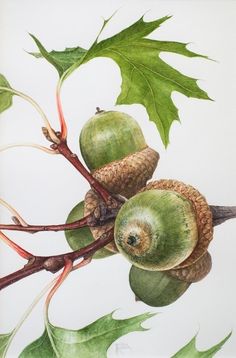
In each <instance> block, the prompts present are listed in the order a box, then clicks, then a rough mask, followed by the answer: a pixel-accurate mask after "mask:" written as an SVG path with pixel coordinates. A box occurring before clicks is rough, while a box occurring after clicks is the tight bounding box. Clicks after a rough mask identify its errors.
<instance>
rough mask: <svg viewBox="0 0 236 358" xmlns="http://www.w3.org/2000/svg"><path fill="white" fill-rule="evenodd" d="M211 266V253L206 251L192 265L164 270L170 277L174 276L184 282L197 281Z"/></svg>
mask: <svg viewBox="0 0 236 358" xmlns="http://www.w3.org/2000/svg"><path fill="white" fill-rule="evenodd" d="M211 267H212V260H211V255H210V254H209V252H208V251H207V252H206V253H205V254H204V255H203V256H202V257H200V259H198V260H197V261H195V262H194V263H193V264H192V265H190V266H188V267H184V268H180V269H177V270H175V269H173V270H170V271H166V273H167V274H168V275H170V276H171V277H176V278H178V279H179V280H181V281H185V282H189V283H192V282H198V281H200V280H202V279H203V278H204V277H206V275H208V273H209V272H210V270H211Z"/></svg>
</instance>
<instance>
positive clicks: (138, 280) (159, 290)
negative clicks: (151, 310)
mask: <svg viewBox="0 0 236 358" xmlns="http://www.w3.org/2000/svg"><path fill="white" fill-rule="evenodd" d="M129 283H130V287H131V289H132V291H133V292H134V294H135V296H136V300H137V301H142V302H144V303H146V304H147V305H149V306H153V307H162V306H167V305H169V304H171V303H173V302H174V301H176V300H177V299H178V298H180V296H182V295H183V294H184V292H185V291H186V290H187V289H188V287H189V286H190V283H188V282H185V281H181V280H179V279H178V278H176V277H171V276H169V275H168V274H167V273H166V271H147V270H143V269H141V268H139V267H136V266H134V265H133V266H132V267H131V269H130V273H129Z"/></svg>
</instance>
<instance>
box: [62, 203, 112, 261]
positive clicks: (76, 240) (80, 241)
mask: <svg viewBox="0 0 236 358" xmlns="http://www.w3.org/2000/svg"><path fill="white" fill-rule="evenodd" d="M83 217H84V201H81V202H80V203H79V204H77V205H76V206H75V207H74V208H73V209H72V210H71V211H70V213H69V215H68V218H67V220H66V223H67V224H68V223H71V222H74V221H76V220H79V219H82V218H83ZM65 236H66V240H67V242H68V244H69V246H70V247H71V249H72V250H74V251H75V250H79V249H82V248H83V247H85V246H87V245H89V244H91V243H92V242H93V241H94V238H93V235H92V233H91V231H90V230H89V228H88V227H81V228H78V229H73V230H65ZM111 255H112V252H111V251H108V250H106V249H105V248H102V249H100V250H98V251H97V252H95V254H94V255H93V258H94V259H102V258H105V257H107V256H111Z"/></svg>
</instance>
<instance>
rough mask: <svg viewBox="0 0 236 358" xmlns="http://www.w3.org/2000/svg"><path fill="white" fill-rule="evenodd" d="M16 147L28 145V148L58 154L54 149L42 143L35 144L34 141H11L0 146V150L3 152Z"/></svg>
mask: <svg viewBox="0 0 236 358" xmlns="http://www.w3.org/2000/svg"><path fill="white" fill-rule="evenodd" d="M16 147H30V148H35V149H39V150H41V151H43V152H45V153H48V154H58V152H57V151H56V150H53V149H49V148H47V147H44V146H42V145H39V144H36V143H12V144H7V145H4V146H2V147H0V152H4V151H5V150H8V149H11V148H16Z"/></svg>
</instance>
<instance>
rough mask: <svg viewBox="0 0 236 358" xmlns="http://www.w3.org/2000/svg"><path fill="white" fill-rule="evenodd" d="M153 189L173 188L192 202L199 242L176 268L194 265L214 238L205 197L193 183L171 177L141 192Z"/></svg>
mask: <svg viewBox="0 0 236 358" xmlns="http://www.w3.org/2000/svg"><path fill="white" fill-rule="evenodd" d="M153 189H160V190H171V191H173V192H176V193H179V194H180V195H182V196H183V197H185V198H186V199H188V200H189V201H190V202H191V203H192V205H193V208H194V211H195V214H196V222H197V227H198V242H197V245H196V247H195V248H194V250H193V252H192V253H191V255H190V256H189V257H188V258H187V259H186V260H184V261H183V262H181V263H180V264H179V265H178V266H176V267H175V269H178V268H183V267H187V266H189V265H192V264H193V263H194V262H196V261H197V260H198V259H200V257H202V256H203V255H204V254H205V252H206V251H207V248H208V246H209V244H210V242H211V240H212V239H213V225H212V212H211V210H210V207H209V205H208V204H207V201H206V199H205V197H204V196H202V194H201V193H199V191H198V190H197V189H195V188H194V187H192V186H191V185H187V184H184V183H182V182H181V181H177V180H171V179H161V180H156V181H153V182H150V183H148V184H147V186H146V187H145V188H143V189H142V190H141V192H142V191H146V190H153Z"/></svg>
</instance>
